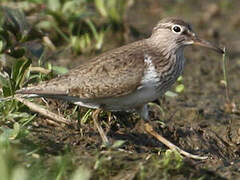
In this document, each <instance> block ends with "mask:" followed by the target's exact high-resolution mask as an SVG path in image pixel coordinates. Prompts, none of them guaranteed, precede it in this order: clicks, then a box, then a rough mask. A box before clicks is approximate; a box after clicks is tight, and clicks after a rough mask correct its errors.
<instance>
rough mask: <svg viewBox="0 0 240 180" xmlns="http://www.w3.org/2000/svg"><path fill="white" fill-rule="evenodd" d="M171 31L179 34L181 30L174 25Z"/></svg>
mask: <svg viewBox="0 0 240 180" xmlns="http://www.w3.org/2000/svg"><path fill="white" fill-rule="evenodd" d="M172 31H173V32H175V33H180V32H181V31H182V28H181V27H180V26H178V25H175V26H173V27H172Z"/></svg>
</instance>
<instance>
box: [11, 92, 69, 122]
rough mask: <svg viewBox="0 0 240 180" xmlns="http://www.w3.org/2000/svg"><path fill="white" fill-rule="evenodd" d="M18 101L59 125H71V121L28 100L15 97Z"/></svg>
mask: <svg viewBox="0 0 240 180" xmlns="http://www.w3.org/2000/svg"><path fill="white" fill-rule="evenodd" d="M14 98H15V99H16V100H18V101H20V102H21V103H23V104H24V105H26V106H27V107H28V108H29V109H31V110H32V111H34V112H37V113H39V114H41V115H43V116H45V117H48V118H50V119H52V120H53V121H55V122H58V123H64V124H67V125H70V124H71V121H70V120H68V119H66V118H64V117H62V116H59V115H57V114H55V113H53V112H51V111H48V110H47V109H44V108H42V107H41V106H38V105H36V104H34V103H32V102H30V101H28V100H26V99H23V98H21V97H17V96H15V97H14Z"/></svg>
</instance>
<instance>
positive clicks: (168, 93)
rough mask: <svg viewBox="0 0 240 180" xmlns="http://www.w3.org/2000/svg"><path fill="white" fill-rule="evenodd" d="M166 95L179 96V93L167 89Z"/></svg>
mask: <svg viewBox="0 0 240 180" xmlns="http://www.w3.org/2000/svg"><path fill="white" fill-rule="evenodd" d="M165 96H168V97H172V98H173V97H177V96H178V94H177V93H174V92H172V91H167V92H166V93H165Z"/></svg>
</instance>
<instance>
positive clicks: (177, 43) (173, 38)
mask: <svg viewBox="0 0 240 180" xmlns="http://www.w3.org/2000/svg"><path fill="white" fill-rule="evenodd" d="M151 38H153V39H154V41H156V43H158V44H159V45H160V46H161V45H163V46H168V47H169V48H172V49H176V50H177V49H179V48H181V47H184V46H188V45H198V46H203V47H206V48H209V49H212V50H215V51H217V52H218V53H224V51H223V50H222V49H221V48H219V47H217V46H215V45H213V44H211V43H210V42H208V41H205V40H203V39H200V38H198V36H197V35H196V34H195V33H194V31H193V30H192V27H191V25H190V24H188V23H186V22H184V21H183V20H180V19H175V18H164V19H162V20H161V21H160V22H159V23H158V24H157V25H156V26H155V27H154V28H153V32H152V36H151Z"/></svg>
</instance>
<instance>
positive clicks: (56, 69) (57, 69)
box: [51, 66, 68, 74]
mask: <svg viewBox="0 0 240 180" xmlns="http://www.w3.org/2000/svg"><path fill="white" fill-rule="evenodd" d="M51 68H52V70H53V71H54V72H55V73H56V74H66V73H67V72H68V69H67V68H65V67H62V66H52V67H51Z"/></svg>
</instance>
